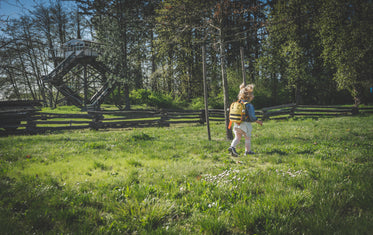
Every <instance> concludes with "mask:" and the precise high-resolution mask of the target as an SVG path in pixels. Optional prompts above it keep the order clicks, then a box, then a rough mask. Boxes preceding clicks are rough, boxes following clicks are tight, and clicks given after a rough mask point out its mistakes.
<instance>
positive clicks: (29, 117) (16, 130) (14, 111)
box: [0, 102, 373, 135]
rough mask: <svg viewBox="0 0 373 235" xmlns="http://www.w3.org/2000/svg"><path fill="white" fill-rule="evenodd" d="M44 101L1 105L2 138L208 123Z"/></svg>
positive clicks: (277, 114) (214, 117)
mask: <svg viewBox="0 0 373 235" xmlns="http://www.w3.org/2000/svg"><path fill="white" fill-rule="evenodd" d="M35 106H40V102H23V103H22V102H21V103H14V102H13V103H12V102H8V103H6V104H5V105H4V103H3V104H2V105H1V104H0V135H8V134H35V133H43V132H47V131H50V132H53V131H59V130H72V129H94V130H99V129H107V128H131V127H155V126H158V127H165V126H170V124H178V123H188V124H189V123H199V124H203V123H205V110H171V109H162V110H130V111H90V112H87V113H82V114H56V113H44V112H41V111H40V109H38V108H35ZM358 113H373V108H359V109H357V108H354V107H352V106H349V107H347V106H316V105H296V104H287V105H279V106H273V107H268V108H263V109H262V110H257V111H256V116H257V117H258V118H259V119H262V120H277V119H287V118H293V117H302V118H309V117H312V118H318V117H326V116H346V115H354V114H358ZM224 120H225V119H224V110H222V109H210V110H209V121H210V122H224Z"/></svg>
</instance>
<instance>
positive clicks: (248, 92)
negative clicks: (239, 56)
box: [228, 83, 263, 157]
mask: <svg viewBox="0 0 373 235" xmlns="http://www.w3.org/2000/svg"><path fill="white" fill-rule="evenodd" d="M253 92H254V85H253V84H249V85H247V86H245V85H244V84H243V83H242V84H241V85H240V92H239V93H238V99H239V100H240V101H241V102H243V103H245V113H246V114H248V115H247V118H246V119H245V120H244V121H243V122H241V123H240V124H237V123H234V126H233V133H234V136H235V138H234V139H233V141H232V143H231V146H230V147H229V148H228V151H229V152H230V153H231V154H232V156H234V157H238V153H237V151H236V146H237V145H238V144H239V143H240V140H241V137H242V136H244V137H245V155H248V154H255V153H254V152H253V151H251V131H252V129H253V127H252V125H251V122H256V123H258V124H259V125H263V122H262V121H260V120H258V118H257V117H256V116H255V109H254V106H253V105H252V104H251V103H250V102H251V101H252V100H253V99H254V93H253Z"/></svg>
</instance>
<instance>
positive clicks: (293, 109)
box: [290, 104, 297, 118]
mask: <svg viewBox="0 0 373 235" xmlns="http://www.w3.org/2000/svg"><path fill="white" fill-rule="evenodd" d="M296 109H297V104H294V105H293V107H291V109H290V117H291V118H293V117H294V116H295V110H296Z"/></svg>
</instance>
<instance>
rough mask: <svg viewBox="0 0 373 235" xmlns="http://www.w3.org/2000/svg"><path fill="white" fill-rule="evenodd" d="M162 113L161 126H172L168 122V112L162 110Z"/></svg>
mask: <svg viewBox="0 0 373 235" xmlns="http://www.w3.org/2000/svg"><path fill="white" fill-rule="evenodd" d="M160 113H161V120H160V122H159V124H160V126H170V123H169V122H168V120H169V118H168V113H167V111H166V110H162V109H161V110H160Z"/></svg>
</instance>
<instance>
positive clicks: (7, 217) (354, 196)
mask: <svg viewBox="0 0 373 235" xmlns="http://www.w3.org/2000/svg"><path fill="white" fill-rule="evenodd" d="M211 132H212V141H208V140H207V133H206V127H205V126H201V125H194V126H190V125H183V126H171V127H169V128H146V129H130V130H129V129H126V130H110V131H102V130H101V131H90V130H82V131H69V132H60V133H53V134H46V135H35V136H10V137H3V138H0V234H132V233H139V234H372V233H373V164H372V163H373V117H372V116H357V117H339V118H325V119H318V120H312V119H307V120H289V121H269V122H266V123H264V125H263V126H262V127H261V126H258V125H254V130H253V139H252V146H253V150H254V151H255V152H257V154H256V155H252V156H243V152H244V147H243V141H242V142H241V143H240V145H239V148H238V151H239V153H241V155H242V156H241V157H238V158H233V157H231V156H230V155H228V153H227V148H228V147H229V144H230V142H228V141H226V140H225V132H224V125H223V124H213V125H212V126H211Z"/></svg>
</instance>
